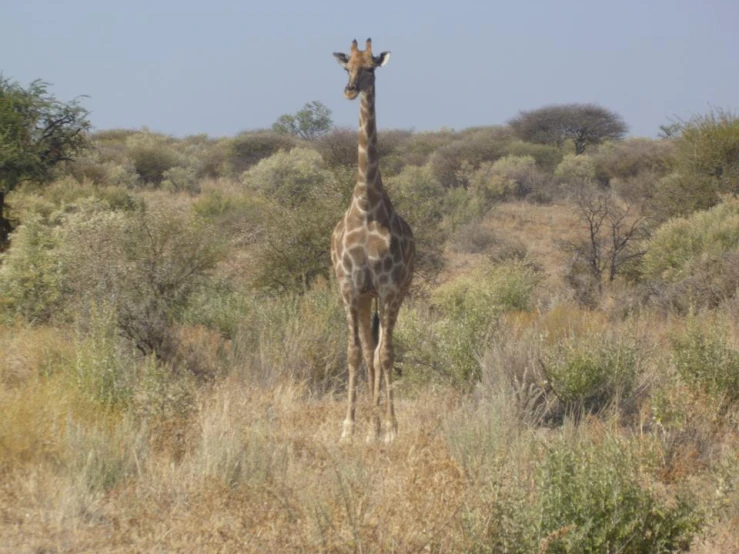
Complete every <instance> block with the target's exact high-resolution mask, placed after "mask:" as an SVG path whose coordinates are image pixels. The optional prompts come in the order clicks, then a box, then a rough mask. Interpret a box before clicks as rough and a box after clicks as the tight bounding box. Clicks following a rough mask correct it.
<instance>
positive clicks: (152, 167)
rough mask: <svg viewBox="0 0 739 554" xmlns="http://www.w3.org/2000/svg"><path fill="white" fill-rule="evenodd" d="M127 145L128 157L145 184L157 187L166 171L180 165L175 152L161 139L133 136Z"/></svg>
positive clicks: (154, 136)
mask: <svg viewBox="0 0 739 554" xmlns="http://www.w3.org/2000/svg"><path fill="white" fill-rule="evenodd" d="M127 145H128V157H129V158H130V159H131V161H132V162H133V167H134V168H135V170H136V173H137V174H138V175H139V177H140V178H141V180H142V181H143V182H144V183H146V184H150V185H154V186H159V185H160V184H161V183H162V181H163V180H164V173H165V172H166V171H167V170H168V169H171V168H173V167H175V166H177V165H181V159H180V157H179V156H178V154H177V152H176V151H175V150H174V149H173V148H172V147H171V146H169V145H168V144H167V143H166V142H165V140H164V139H163V138H162V137H159V136H156V135H149V134H148V133H147V134H142V135H134V136H132V137H130V138H129V139H128V140H127Z"/></svg>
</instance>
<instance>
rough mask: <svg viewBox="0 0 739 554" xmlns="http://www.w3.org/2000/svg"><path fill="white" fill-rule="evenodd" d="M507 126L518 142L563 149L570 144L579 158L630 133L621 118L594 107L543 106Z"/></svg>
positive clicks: (575, 105)
mask: <svg viewBox="0 0 739 554" xmlns="http://www.w3.org/2000/svg"><path fill="white" fill-rule="evenodd" d="M508 123H509V125H511V127H513V130H514V131H515V132H516V134H517V135H518V136H519V138H521V139H522V140H526V141H529V142H536V143H540V144H554V145H556V146H557V147H558V148H562V146H563V145H564V144H565V142H566V141H567V140H571V141H572V142H573V143H574V145H575V153H576V154H582V153H583V152H585V150H586V148H588V147H589V146H594V145H596V144H600V143H601V142H603V141H605V140H619V139H621V138H623V136H624V135H625V134H626V131H627V130H628V127H627V125H626V123H624V121H623V119H622V118H621V116H620V115H618V114H616V113H614V112H612V111H610V110H607V109H606V108H602V107H601V106H597V105H595V104H560V105H552V106H544V107H543V108H539V109H538V110H531V111H528V112H526V111H522V112H520V113H519V114H518V116H517V117H514V118H513V119H511V120H510V121H509V122H508Z"/></svg>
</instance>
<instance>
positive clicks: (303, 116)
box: [272, 100, 334, 140]
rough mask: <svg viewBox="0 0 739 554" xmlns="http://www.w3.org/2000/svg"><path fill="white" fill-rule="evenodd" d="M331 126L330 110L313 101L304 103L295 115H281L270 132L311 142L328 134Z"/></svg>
mask: <svg viewBox="0 0 739 554" xmlns="http://www.w3.org/2000/svg"><path fill="white" fill-rule="evenodd" d="M333 124H334V123H333V121H332V120H331V110H329V109H328V108H327V107H326V106H325V105H323V104H322V103H321V102H318V101H317V100H314V101H313V102H308V103H306V104H305V105H304V106H303V109H302V110H300V111H299V112H298V113H296V114H295V115H290V114H284V115H281V116H280V117H279V119H278V120H277V121H275V122H274V124H273V125H272V130H273V131H275V132H277V133H280V134H283V135H292V136H294V137H298V138H302V139H304V140H313V139H316V138H318V137H320V136H321V135H324V134H326V133H328V132H329V131H330V130H331V127H333Z"/></svg>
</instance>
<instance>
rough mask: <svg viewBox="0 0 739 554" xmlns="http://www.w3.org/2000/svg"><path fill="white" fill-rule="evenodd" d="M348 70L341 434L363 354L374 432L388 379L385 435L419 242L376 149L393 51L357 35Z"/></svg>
mask: <svg viewBox="0 0 739 554" xmlns="http://www.w3.org/2000/svg"><path fill="white" fill-rule="evenodd" d="M334 56H335V57H336V59H337V60H338V61H339V63H340V64H341V65H342V67H344V68H345V69H346V70H347V72H348V73H349V84H348V85H347V87H346V89H345V91H344V94H345V96H346V97H347V98H349V99H354V98H356V97H357V96H360V95H361V108H360V117H359V134H358V171H357V182H356V186H355V187H354V193H353V195H352V201H351V205H350V206H349V209H348V210H347V211H346V213H345V214H344V217H343V218H342V219H341V221H339V223H338V224H337V225H336V228H335V229H334V232H333V234H332V235H331V261H332V264H333V268H334V273H335V274H336V279H337V281H338V284H339V290H340V292H341V297H342V299H343V301H344V308H345V310H346V316H347V322H348V325H349V344H348V349H347V353H348V356H347V358H348V366H349V378H348V406H347V415H346V419H345V420H344V429H343V433H342V439H343V440H348V439H351V436H352V434H353V432H354V426H355V411H356V378H357V372H358V370H359V366H360V364H361V361H362V358H364V362H365V366H366V368H367V381H368V385H369V393H370V399H371V403H372V426H371V428H370V435H369V437H370V438H371V439H374V438H376V437H377V436H379V434H380V430H381V426H380V392H381V386H380V385H381V380H382V379H383V378H384V381H385V417H384V419H385V440H386V441H391V440H393V439H394V438H395V435H396V433H397V427H398V425H397V421H396V419H395V412H394V406H393V391H392V383H391V381H392V369H393V364H394V357H395V356H394V349H393V329H394V328H395V322H396V321H397V317H398V311H399V310H400V306H401V304H402V302H403V299H404V298H405V296H406V294H407V292H408V289H409V287H410V284H411V280H412V278H413V263H414V259H415V242H414V239H413V233H412V231H411V228H410V226H409V225H408V224H407V223H406V222H405V221H404V220H403V218H402V217H400V216H399V215H398V214H397V213H396V212H395V209H394V208H393V205H392V202H391V201H390V198H389V197H388V195H387V193H386V192H385V189H384V188H383V186H382V179H381V177H380V170H379V167H378V156H377V124H376V119H375V86H374V83H375V79H374V70H375V68H376V67H381V66H383V65H385V64H386V63H387V60H388V59H389V56H390V54H389V53H388V52H383V53H382V54H380V56H373V55H372V43H371V41H370V40H369V39H368V40H367V46H366V48H365V50H364V51H361V50H359V49H358V48H357V42H356V41H354V42H353V43H352V49H351V55H350V56H347V55H346V54H338V53H337V54H334ZM375 298H376V299H377V301H378V308H379V319H380V332H379V337H378V341H377V344H375V341H374V339H373V337H372V300H373V299H375Z"/></svg>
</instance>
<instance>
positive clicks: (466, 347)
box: [396, 261, 540, 387]
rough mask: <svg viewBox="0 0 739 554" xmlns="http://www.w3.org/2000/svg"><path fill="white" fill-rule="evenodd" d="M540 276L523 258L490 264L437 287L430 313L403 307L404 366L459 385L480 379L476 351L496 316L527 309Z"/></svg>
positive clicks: (400, 338)
mask: <svg viewBox="0 0 739 554" xmlns="http://www.w3.org/2000/svg"><path fill="white" fill-rule="evenodd" d="M539 280H540V276H539V274H538V273H537V272H536V270H534V269H533V268H532V267H531V266H530V265H529V264H527V263H526V262H520V261H511V262H508V263H504V264H501V265H498V266H492V265H490V266H486V267H483V268H481V269H479V270H477V271H475V272H473V273H471V274H469V275H465V276H464V277H460V278H458V279H455V280H453V281H451V282H449V283H446V284H445V285H442V286H441V287H439V288H438V289H436V291H434V296H433V298H432V301H433V314H427V313H424V312H423V311H422V309H420V308H411V309H408V310H404V311H403V312H401V322H400V323H399V324H398V331H397V334H396V336H397V342H398V345H399V352H400V353H401V354H400V356H399V360H400V363H401V364H402V367H403V368H404V372H405V371H406V370H407V373H408V374H411V375H412V374H413V373H417V374H418V375H419V376H421V377H422V378H427V377H433V376H436V377H442V378H443V379H446V380H449V381H451V382H452V383H454V384H456V385H458V386H462V387H470V386H471V385H473V384H474V383H476V382H477V381H479V379H480V374H481V371H480V360H479V358H480V354H481V353H482V351H483V349H484V348H485V347H486V345H487V342H488V339H489V338H490V334H491V331H492V330H493V326H494V324H495V322H496V321H497V319H498V317H500V315H501V314H503V313H505V312H507V311H517V310H528V309H530V308H531V305H530V303H531V300H532V296H533V291H534V289H535V288H536V286H537V284H538V283H539Z"/></svg>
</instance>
